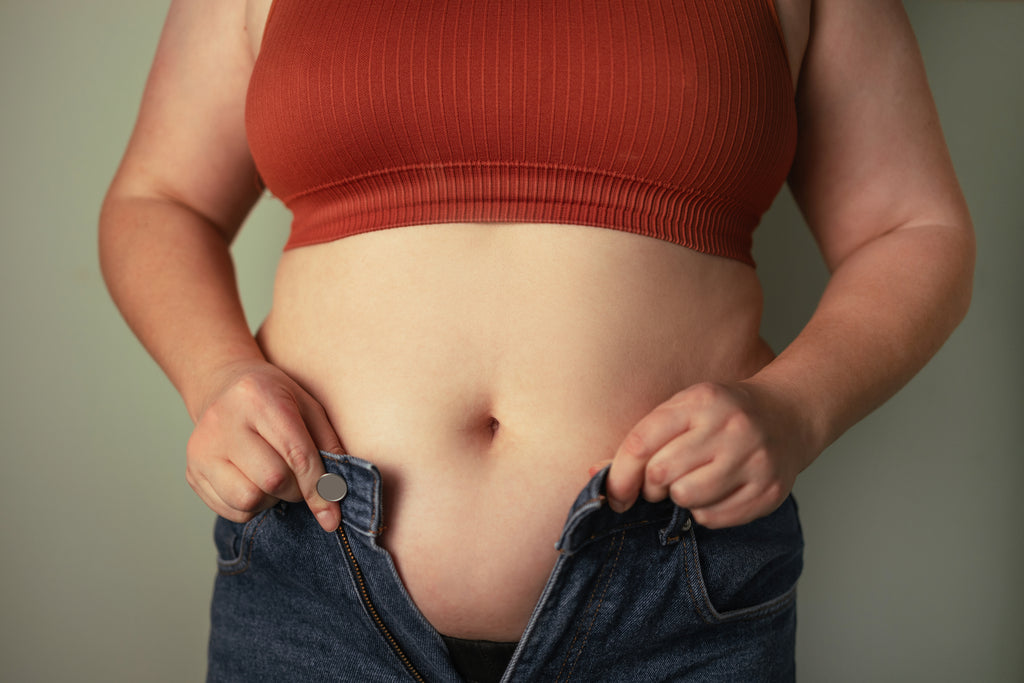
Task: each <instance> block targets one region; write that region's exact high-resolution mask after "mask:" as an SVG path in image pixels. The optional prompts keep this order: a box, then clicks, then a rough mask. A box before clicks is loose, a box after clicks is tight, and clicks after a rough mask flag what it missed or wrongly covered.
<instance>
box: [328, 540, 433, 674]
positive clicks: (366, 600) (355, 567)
mask: <svg viewBox="0 0 1024 683" xmlns="http://www.w3.org/2000/svg"><path fill="white" fill-rule="evenodd" d="M337 533H338V535H339V536H340V537H341V543H342V545H343V546H344V548H345V554H346V555H347V556H348V560H349V564H350V565H351V567H352V571H353V572H354V573H355V575H356V583H357V584H358V586H359V594H360V596H361V597H362V599H363V604H364V605H365V606H366V609H367V611H369V612H370V616H371V617H372V618H373V620H374V621H375V622H376V623H377V628H379V629H380V631H381V633H382V634H383V635H384V638H385V639H386V640H387V641H388V645H390V646H391V650H392V651H393V652H394V653H395V654H396V655H397V656H398V658H399V659H400V660H401V661H402V664H404V665H405V668H406V669H407V670H408V671H409V673H410V674H412V676H413V678H415V679H416V680H417V681H421V683H426V682H425V681H424V679H423V677H422V676H421V675H420V673H419V672H418V671H417V670H416V667H414V666H413V665H412V662H411V661H409V658H408V657H407V656H406V654H405V652H403V651H402V648H401V646H399V644H398V641H397V640H395V637H394V636H393V635H391V631H390V630H388V627H387V626H385V625H384V621H383V620H382V619H381V618H380V614H379V613H378V612H377V608H376V607H374V605H373V601H372V600H370V593H369V590H368V589H367V587H366V579H365V578H364V577H363V570H362V569H360V567H359V562H358V561H356V555H355V553H354V552H352V546H351V545H350V544H349V541H348V534H346V533H345V529H344V528H343V527H341V526H339V527H338V531H337Z"/></svg>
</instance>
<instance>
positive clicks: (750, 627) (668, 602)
mask: <svg viewBox="0 0 1024 683" xmlns="http://www.w3.org/2000/svg"><path fill="white" fill-rule="evenodd" d="M322 456H323V459H324V463H325V466H326V468H327V471H328V472H333V473H336V474H339V475H341V476H342V477H344V479H345V480H346V481H347V483H348V494H347V496H346V497H345V499H344V500H342V502H341V510H342V525H341V527H340V528H339V529H338V531H337V532H335V533H333V534H329V533H324V531H323V530H322V529H321V528H320V527H319V525H318V524H317V522H316V520H315V519H314V517H313V515H312V514H311V513H310V511H309V509H308V508H307V507H306V506H305V504H302V503H280V504H278V505H277V506H275V507H273V508H271V509H269V510H266V511H264V512H262V513H261V514H259V515H257V516H256V517H255V518H254V519H252V520H250V521H249V522H247V523H244V524H238V523H234V522H229V521H227V520H225V519H221V518H219V519H218V520H217V523H216V527H215V534H214V536H215V542H216V545H217V550H218V567H219V575H218V577H217V581H216V586H215V590H214V597H213V605H212V610H211V615H212V624H211V633H210V647H209V670H208V680H209V681H245V682H246V683H251V682H253V681H275V682H278V681H359V682H364V681H410V680H414V681H430V682H433V681H452V682H455V681H460V680H461V679H460V678H459V675H458V674H457V673H456V671H455V669H454V668H453V667H452V664H451V662H450V660H449V658H448V653H447V650H446V649H445V645H444V641H443V640H442V639H441V637H440V635H439V634H438V633H437V631H435V630H434V628H433V627H432V626H431V625H430V623H429V622H428V621H427V620H426V619H425V618H424V617H423V615H422V614H421V613H420V612H419V610H418V609H417V608H416V606H415V604H414V603H413V601H412V599H411V598H410V597H409V594H408V593H407V592H406V590H405V587H404V586H403V584H402V582H401V580H400V579H399V576H398V573H397V572H396V571H395V566H394V564H393V562H392V560H391V556H390V555H389V554H388V552H387V551H386V550H385V549H384V548H383V547H382V546H381V545H380V544H379V543H378V537H379V535H380V533H381V532H382V530H383V510H382V506H381V477H380V472H379V471H378V470H377V468H376V467H374V466H373V465H372V464H371V463H369V462H366V461H364V460H360V459H358V458H355V457H351V456H347V455H334V454H329V453H322ZM606 476H607V469H605V470H602V471H601V472H599V473H598V474H597V475H595V476H594V477H593V478H592V479H591V480H590V481H589V482H588V483H587V485H586V487H585V488H584V489H583V491H582V493H580V495H579V497H578V498H577V499H576V502H575V503H574V504H573V506H572V508H571V510H570V512H569V516H568V520H567V522H566V524H565V527H564V529H563V531H562V535H561V538H560V539H559V541H558V543H557V545H556V547H557V549H558V551H559V556H558V559H557V561H556V563H555V566H554V568H553V569H552V571H551V575H550V577H549V579H548V582H547V585H546V586H545V588H544V591H543V593H542V595H541V597H540V600H539V601H538V603H537V605H536V607H535V608H534V612H533V615H532V617H531V618H530V621H529V624H528V625H527V627H526V630H525V632H524V633H523V635H522V638H521V640H520V642H519V646H518V648H517V649H516V652H515V654H514V655H513V657H512V661H511V662H510V663H509V666H508V669H507V670H506V672H505V676H504V678H503V681H506V682H513V681H515V682H520V681H544V682H547V681H587V682H591V681H614V682H628V681H645V682H646V681H723V682H725V681H728V682H729V683H736V682H743V683H746V682H748V681H750V682H753V681H792V680H794V677H795V674H794V649H795V634H796V603H795V586H796V582H797V578H798V577H799V575H800V571H801V568H802V564H803V561H802V557H803V537H802V534H801V530H800V522H799V519H798V516H797V508H796V503H795V501H794V500H793V498H792V497H790V498H788V499H787V500H786V501H785V502H784V503H783V504H782V506H781V507H780V508H779V509H778V510H776V511H775V512H774V513H772V514H771V515H769V516H767V517H764V518H762V519H758V520H756V521H754V522H752V523H750V524H747V525H744V526H740V527H733V528H730V529H722V530H711V529H707V528H704V527H701V526H700V525H697V524H695V523H693V521H692V520H691V518H690V516H689V514H688V513H687V511H686V510H684V509H682V508H679V507H677V506H675V505H674V504H672V503H671V501H662V502H660V503H648V502H646V501H644V500H643V499H641V500H640V501H638V503H637V504H636V505H634V506H633V508H631V509H630V510H628V511H627V512H625V513H623V514H617V513H615V512H613V511H612V510H611V509H610V508H609V507H608V505H607V504H606V503H605V502H604V497H603V492H604V482H605V477H606ZM508 542H509V543H515V542H516V530H515V529H509V530H508Z"/></svg>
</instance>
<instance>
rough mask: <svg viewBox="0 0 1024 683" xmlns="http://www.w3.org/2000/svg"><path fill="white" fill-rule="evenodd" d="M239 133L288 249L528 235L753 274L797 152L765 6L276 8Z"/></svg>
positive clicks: (374, 2)
mask: <svg viewBox="0 0 1024 683" xmlns="http://www.w3.org/2000/svg"><path fill="white" fill-rule="evenodd" d="M246 125H247V132H248V136H249V144H250V148H251V150H252V154H253V157H254V159H255V161H256V164H257V167H258V169H259V172H260V174H261V176H262V178H263V180H264V182H265V183H266V185H267V187H268V188H269V189H270V190H271V191H272V192H273V193H274V194H275V195H277V196H278V197H280V198H281V199H282V200H283V201H284V202H285V204H286V205H287V206H288V207H289V208H290V209H291V210H292V213H293V216H294V220H293V223H292V232H291V236H290V238H289V240H288V242H287V244H286V246H285V248H286V249H289V248H293V247H298V246H303V245H310V244H317V243H322V242H326V241H330V240H335V239H338V238H342V237H346V236H349V235H353V234H357V233H362V232H368V231H372V230H379V229H384V228H393V227H398V226H404V225H414V224H424V223H451V222H496V221H500V222H533V223H538V222H543V223H563V224H574V225H588V226H595V227H604V228H612V229H616V230H624V231H628V232H632V233H638V234H642V235H648V236H650V237H656V238H660V239H663V240H667V241H670V242H673V243H676V244H680V245H683V246H686V247H689V248H691V249H695V250H698V251H701V252H705V253H709V254H716V255H720V256H726V257H730V258H734V259H738V260H740V261H743V262H745V263H749V264H753V260H752V259H751V256H750V247H751V234H752V232H753V230H754V228H755V227H756V225H757V223H758V222H759V221H760V218H761V215H762V214H763V213H764V212H765V211H766V210H767V208H768V207H769V205H770V204H771V202H772V199H773V198H774V197H775V195H776V194H777V193H778V191H779V188H780V187H781V186H782V183H783V181H784V180H785V176H786V174H787V172H788V169H789V166H790V164H791V162H792V158H793V154H794V149H795V145H796V113H795V106H794V102H793V88H792V81H791V75H790V71H789V64H788V60H787V57H786V51H785V44H784V41H783V39H782V34H781V31H780V30H779V26H778V22H777V18H776V16H775V8H774V5H773V2H772V0H757V1H754V0H344V1H342V0H274V2H273V5H272V6H271V10H270V15H269V17H268V20H267V26H266V30H265V33H264V37H263V44H262V47H261V49H260V55H259V58H258V59H257V62H256V65H255V68H254V70H253V74H252V80H251V82H250V86H249V93H248V100H247V107H246Z"/></svg>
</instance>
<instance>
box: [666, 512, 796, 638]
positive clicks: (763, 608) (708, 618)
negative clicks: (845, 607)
mask: <svg viewBox="0 0 1024 683" xmlns="http://www.w3.org/2000/svg"><path fill="white" fill-rule="evenodd" d="M689 536H690V541H691V543H690V544H689V546H688V547H687V552H686V557H684V558H683V569H684V570H685V571H686V587H687V590H688V591H689V593H690V599H691V600H692V601H693V604H694V606H695V607H696V608H697V613H698V614H699V615H700V618H701V619H703V620H704V623H706V624H711V625H715V624H724V623H727V622H733V621H745V620H749V619H756V618H760V617H767V616H771V615H773V614H777V613H778V612H781V611H782V610H784V609H786V608H787V607H789V605H790V604H791V603H792V601H793V597H794V596H795V595H796V584H795V583H794V584H793V585H792V586H790V587H789V589H787V590H786V592H785V593H783V594H782V595H780V596H778V597H777V598H772V599H771V600H769V601H767V602H764V603H762V604H760V605H754V606H753V607H744V608H741V609H736V610H729V611H727V612H719V611H718V610H716V609H715V606H714V605H713V604H711V596H709V595H708V590H707V586H706V585H704V577H703V576H702V575H701V572H700V558H699V557H698V552H699V550H698V548H697V539H696V538H694V535H693V532H692V531H691V532H690V534H689ZM691 562H692V564H693V566H692V571H693V573H694V574H696V577H697V578H696V581H695V580H694V577H693V575H691ZM697 587H699V590H698V589H697Z"/></svg>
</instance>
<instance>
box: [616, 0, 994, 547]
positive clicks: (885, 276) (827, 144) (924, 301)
mask: <svg viewBox="0 0 1024 683" xmlns="http://www.w3.org/2000/svg"><path fill="white" fill-rule="evenodd" d="M797 101H798V107H799V117H800V143H799V146H798V149H797V155H796V159H795V162H794V166H793V169H792V171H791V173H790V179H789V183H790V187H791V189H792V191H793V195H794V197H795V198H796V200H797V203H798V204H799V206H800V208H801V210H802V212H803V214H804V217H805V219H806V221H807V223H808V225H809V227H810V229H811V231H812V232H813V234H814V236H815V239H816V240H817V242H818V245H819V247H820V249H821V251H822V254H823V255H824V258H825V261H826V263H827V265H828V267H829V270H830V271H831V278H830V279H829V282H828V285H827V287H826V289H825V292H824V294H823V296H822V299H821V302H820V303H819V305H818V307H817V309H816V311H815V313H814V315H813V316H812V317H811V319H810V321H809V322H808V324H807V326H806V327H805V328H804V329H803V330H802V331H801V333H800V334H799V335H798V336H797V338H796V339H795V340H794V341H793V343H792V344H790V345H789V346H788V347H787V348H786V349H784V350H783V351H782V353H780V354H779V356H778V357H777V358H776V359H775V360H774V361H772V362H771V363H770V364H768V365H767V366H765V367H764V368H763V369H762V370H761V371H760V372H758V373H757V374H755V375H754V376H752V377H750V378H749V379H747V380H746V381H743V382H738V383H734V384H711V383H706V384H700V385H696V386H693V387H690V388H688V389H686V390H684V391H682V392H680V393H679V394H677V395H675V396H674V397H672V398H671V399H669V400H668V401H667V402H665V403H664V404H662V405H661V406H659V407H658V408H656V409H655V410H654V411H652V412H651V413H650V414H649V415H647V416H646V417H645V418H644V419H643V420H641V421H640V422H639V423H638V424H637V425H636V427H634V428H633V430H632V431H631V432H630V434H629V435H628V436H627V437H626V438H625V440H624V441H623V443H622V445H621V446H620V447H619V449H618V451H617V453H616V455H615V458H614V460H613V461H612V469H611V472H610V473H609V477H608V483H607V494H608V498H609V503H610V504H611V505H612V507H613V509H617V510H622V509H625V508H627V507H629V506H630V505H632V504H633V502H634V501H635V500H636V498H637V496H638V495H639V494H640V493H643V495H644V497H645V498H647V499H649V500H661V499H663V498H665V497H666V496H671V497H672V499H673V500H674V501H675V502H676V504H678V505H680V506H681V507H686V508H689V509H690V510H691V512H692V514H693V517H694V520H695V521H696V522H697V523H699V524H703V525H705V526H709V527H725V526H733V525H737V524H743V523H745V522H748V521H751V520H753V519H756V518H758V517H761V516H763V515H766V514H769V513H770V512H772V511H773V510H774V509H775V508H776V507H778V505H780V504H781V503H782V501H783V500H784V499H785V497H786V496H787V495H788V494H789V492H790V490H791V489H792V487H793V483H794V481H795V479H796V476H797V474H798V473H799V472H800V471H802V470H803V469H804V468H806V467H807V466H808V465H810V463H811V462H812V461H813V460H814V459H815V458H816V457H817V456H818V455H819V454H820V453H821V452H822V451H823V450H824V449H825V447H826V446H828V445H829V444H830V443H831V442H833V441H834V440H835V439H836V438H838V437H839V435H841V434H842V433H843V432H844V431H846V430H847V429H848V428H849V427H851V426H852V425H853V424H854V423H856V422H857V421H858V420H860V419H861V418H863V417H864V416H865V415H867V414H868V413H869V412H871V411H872V410H874V409H875V408H876V407H878V406H879V405H881V404H882V403H883V402H884V401H885V400H887V399H888V398H889V397H891V396H892V395H893V394H894V393H896V391H898V390H899V389H900V387H902V386H903V385H904V384H905V383H906V382H907V381H908V380H909V379H910V378H911V377H913V375H914V374H915V373H917V372H918V371H919V370H920V369H921V368H922V367H923V366H924V365H925V363H927V361H928V360H929V359H930V358H931V357H932V355H933V354H934V353H935V352H936V351H937V350H938V349H939V347H940V346H941V345H942V343H943V342H944V341H945V340H946V338H947V337H948V336H949V334H950V333H951V332H952V331H953V329H954V328H955V327H956V325H957V324H958V323H959V322H960V320H961V319H962V318H963V316H964V315H965V313H966V311H967V306H968V303H969V301H970V293H971V282H972V278H973V268H974V236H973V229H972V226H971V220H970V216H969V215H968V211H967V207H966V204H965V202H964V199H963V195H962V193H961V191H960V187H959V185H958V183H957V180H956V176H955V174H954V171H953V167H952V163H951V161H950V158H949V153H948V151H947V149H946V145H945V142H944V140H943V136H942V131H941V129H940V126H939V120H938V115H937V113H936V110H935V105H934V103H933V101H932V97H931V93H930V91H929V88H928V83H927V80H926V77H925V73H924V67H923V64H922V60H921V56H920V53H919V51H918V48H917V43H916V40H915V39H914V36H913V32H912V30H911V27H910V23H909V20H908V19H907V16H906V14H905V12H904V10H903V7H902V5H901V3H900V2H898V1H897V0H871V1H866V0H815V2H814V9H813V11H812V24H811V38H810V42H809V44H808V48H807V52H806V55H805V58H804V63H803V67H802V69H801V74H800V87H799V91H798V97H797Z"/></svg>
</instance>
